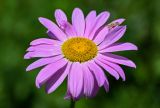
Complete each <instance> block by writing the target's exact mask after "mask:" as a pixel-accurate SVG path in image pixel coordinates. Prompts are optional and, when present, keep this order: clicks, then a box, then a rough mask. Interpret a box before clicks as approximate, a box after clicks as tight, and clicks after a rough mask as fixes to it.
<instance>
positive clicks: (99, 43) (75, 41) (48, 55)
mask: <svg viewBox="0 0 160 108" xmlns="http://www.w3.org/2000/svg"><path fill="white" fill-rule="evenodd" d="M109 16H110V14H109V12H107V11H104V12H102V13H100V14H99V15H96V11H91V12H90V13H89V14H88V15H87V16H86V18H85V17H84V14H83V12H82V11H81V10H80V9H79V8H75V9H74V10H73V14H72V24H71V23H70V22H68V20H67V17H66V15H65V13H64V12H63V11H62V10H60V9H57V10H56V11H55V19H56V22H57V25H56V24H55V23H54V22H52V21H51V20H49V19H46V18H42V17H40V18H39V21H40V23H41V24H42V25H43V26H44V27H46V28H47V34H48V35H49V36H50V38H40V39H36V40H34V41H32V42H31V43H30V45H31V46H30V47H29V48H28V49H27V51H28V52H27V53H26V54H25V56H24V58H25V59H31V58H40V59H39V60H37V61H35V62H34V63H32V64H30V65H29V66H28V67H27V69H26V70H27V71H30V70H33V69H35V68H39V67H42V66H44V67H43V69H42V70H41V71H40V72H39V73H38V75H37V77H36V86H37V87H38V88H40V87H41V86H42V85H45V86H46V91H47V93H51V92H54V91H55V90H56V89H57V87H58V86H60V85H61V84H62V82H63V81H64V80H65V78H67V93H66V96H65V98H67V99H73V100H78V99H79V98H81V97H83V96H85V97H93V96H95V95H96V93H97V91H98V89H99V88H100V87H102V86H103V87H104V88H105V90H106V91H108V90H109V82H108V79H107V76H106V75H105V73H104V70H105V71H106V72H108V73H109V74H110V75H111V76H113V77H115V78H116V79H117V80H118V79H119V78H120V77H121V78H122V79H123V81H124V80H125V79H126V78H125V74H124V71H123V69H122V68H121V67H120V65H125V66H128V67H132V68H136V65H135V64H134V63H133V62H132V61H131V60H129V59H127V58H125V57H122V56H118V55H115V54H112V52H117V51H126V50H137V47H136V46H135V45H133V44H132V43H129V42H125V43H118V42H117V41H118V40H119V39H120V38H121V37H122V36H123V35H124V33H125V31H126V26H120V24H121V23H122V22H123V21H124V19H117V20H115V21H113V22H111V23H110V24H108V25H105V24H106V21H107V20H108V18H109Z"/></svg>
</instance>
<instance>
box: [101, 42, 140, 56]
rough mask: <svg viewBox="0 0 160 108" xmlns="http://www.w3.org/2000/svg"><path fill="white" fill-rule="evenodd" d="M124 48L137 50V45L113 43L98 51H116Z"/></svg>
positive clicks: (124, 49)
mask: <svg viewBox="0 0 160 108" xmlns="http://www.w3.org/2000/svg"><path fill="white" fill-rule="evenodd" d="M126 50H138V48H137V46H136V45H134V44H132V43H128V42H127V43H114V44H112V45H110V46H109V47H107V48H105V49H102V50H100V51H99V52H101V53H103V52H117V51H126Z"/></svg>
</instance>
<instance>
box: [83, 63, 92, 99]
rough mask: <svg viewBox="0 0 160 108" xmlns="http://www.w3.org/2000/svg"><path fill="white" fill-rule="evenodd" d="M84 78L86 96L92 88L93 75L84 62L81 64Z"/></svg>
mask: <svg viewBox="0 0 160 108" xmlns="http://www.w3.org/2000/svg"><path fill="white" fill-rule="evenodd" d="M82 69H83V78H84V94H85V96H86V97H91V96H92V92H93V89H94V77H93V75H92V73H91V72H90V70H89V69H88V66H86V64H83V65H82Z"/></svg>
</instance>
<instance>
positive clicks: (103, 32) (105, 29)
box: [93, 27, 108, 45]
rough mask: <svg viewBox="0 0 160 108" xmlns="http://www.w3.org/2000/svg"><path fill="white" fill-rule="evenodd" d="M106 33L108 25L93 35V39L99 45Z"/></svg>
mask: <svg viewBox="0 0 160 108" xmlns="http://www.w3.org/2000/svg"><path fill="white" fill-rule="evenodd" d="M107 34H108V27H104V28H103V29H102V30H101V31H100V32H99V33H98V35H97V36H96V37H95V39H94V40H93V41H94V42H95V43H96V44H97V45H99V44H100V43H101V42H102V41H104V38H105V37H106V35H107Z"/></svg>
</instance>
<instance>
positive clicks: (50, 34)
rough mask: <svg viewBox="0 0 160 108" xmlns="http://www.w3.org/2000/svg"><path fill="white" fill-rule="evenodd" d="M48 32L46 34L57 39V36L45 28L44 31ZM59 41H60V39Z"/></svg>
mask: <svg viewBox="0 0 160 108" xmlns="http://www.w3.org/2000/svg"><path fill="white" fill-rule="evenodd" d="M46 33H47V34H48V36H49V37H50V38H51V39H53V40H58V38H57V37H56V36H55V35H54V34H53V33H52V32H51V31H49V30H47V32H46ZM60 42H61V41H60Z"/></svg>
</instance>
